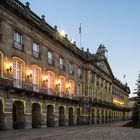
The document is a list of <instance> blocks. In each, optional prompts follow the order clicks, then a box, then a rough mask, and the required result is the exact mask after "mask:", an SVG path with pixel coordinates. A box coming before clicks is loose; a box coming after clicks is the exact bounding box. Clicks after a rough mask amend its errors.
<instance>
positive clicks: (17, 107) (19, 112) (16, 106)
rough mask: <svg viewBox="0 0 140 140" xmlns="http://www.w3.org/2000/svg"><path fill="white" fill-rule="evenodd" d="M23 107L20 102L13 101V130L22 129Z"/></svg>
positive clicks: (23, 121)
mask: <svg viewBox="0 0 140 140" xmlns="http://www.w3.org/2000/svg"><path fill="white" fill-rule="evenodd" d="M24 123H25V118H24V105H23V103H22V102H21V101H15V102H14V103H13V128H14V129H22V128H24Z"/></svg>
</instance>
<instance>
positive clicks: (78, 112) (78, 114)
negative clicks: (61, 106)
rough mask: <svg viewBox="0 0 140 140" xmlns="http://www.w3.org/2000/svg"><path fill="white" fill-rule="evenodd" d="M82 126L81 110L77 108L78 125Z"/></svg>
mask: <svg viewBox="0 0 140 140" xmlns="http://www.w3.org/2000/svg"><path fill="white" fill-rule="evenodd" d="M79 124H80V108H77V125H79Z"/></svg>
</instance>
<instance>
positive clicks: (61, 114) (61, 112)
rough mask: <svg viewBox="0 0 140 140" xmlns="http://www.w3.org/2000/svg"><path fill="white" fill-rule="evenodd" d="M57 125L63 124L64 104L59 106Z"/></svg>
mask: <svg viewBox="0 0 140 140" xmlns="http://www.w3.org/2000/svg"><path fill="white" fill-rule="evenodd" d="M59 126H65V110H64V106H60V107H59Z"/></svg>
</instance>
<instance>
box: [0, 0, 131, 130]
mask: <svg viewBox="0 0 140 140" xmlns="http://www.w3.org/2000/svg"><path fill="white" fill-rule="evenodd" d="M105 51H106V49H105V47H104V45H102V44H101V45H100V46H99V48H98V50H97V52H96V53H95V54H91V53H90V52H89V50H88V49H87V51H84V50H83V49H79V48H78V47H77V46H76V43H75V42H71V41H70V40H69V39H68V37H67V35H61V34H60V33H59V32H58V30H57V26H55V27H52V26H50V25H49V24H48V23H46V21H45V17H44V16H42V17H39V16H38V15H36V14H35V13H34V12H33V11H32V10H31V9H30V5H29V3H28V2H27V3H26V4H25V5H24V4H23V3H21V2H20V1H18V0H0V129H20V128H23V129H29V128H45V127H49V126H71V125H81V124H101V123H109V122H115V121H121V120H124V119H127V117H128V96H129V93H130V90H129V87H128V86H127V84H126V85H124V84H122V83H121V82H120V81H119V80H118V79H116V78H115V77H114V75H113V73H112V71H111V68H110V66H109V63H108V61H107V59H106V57H105Z"/></svg>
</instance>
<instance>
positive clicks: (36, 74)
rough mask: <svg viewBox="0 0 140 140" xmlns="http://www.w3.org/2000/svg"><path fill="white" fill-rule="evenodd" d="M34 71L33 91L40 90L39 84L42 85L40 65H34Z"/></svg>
mask: <svg viewBox="0 0 140 140" xmlns="http://www.w3.org/2000/svg"><path fill="white" fill-rule="evenodd" d="M32 72H33V75H32V83H33V91H36V92H38V91H39V86H40V74H41V69H40V67H38V66H36V65H33V66H32Z"/></svg>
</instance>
